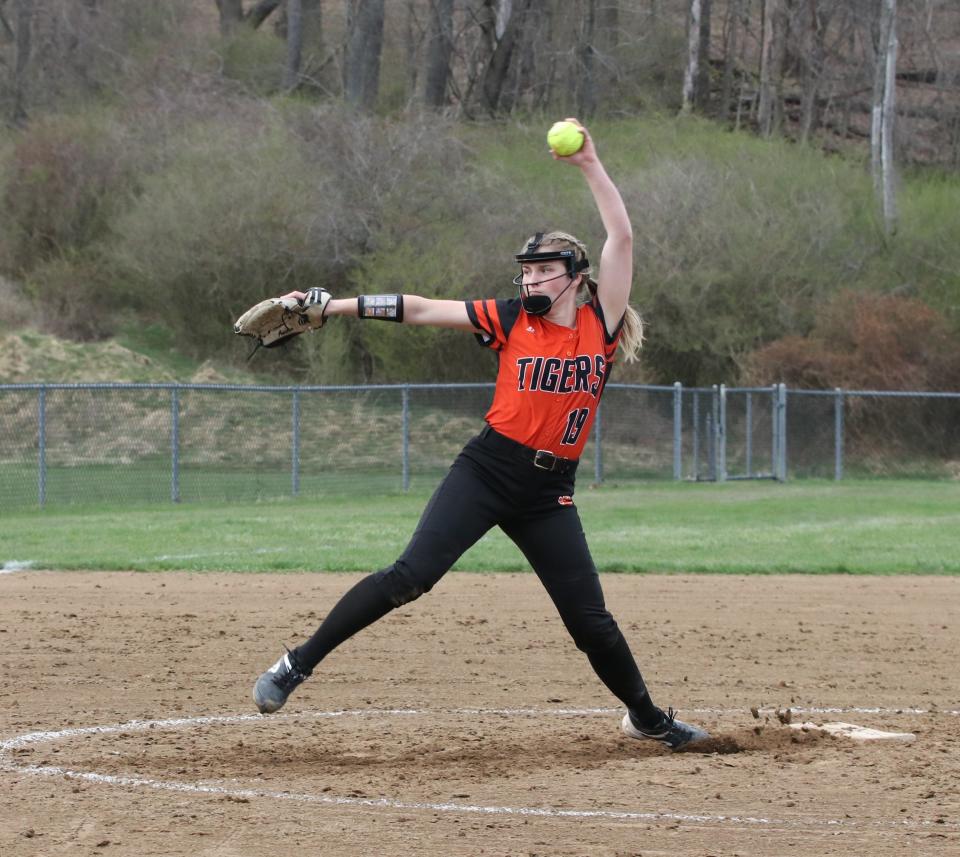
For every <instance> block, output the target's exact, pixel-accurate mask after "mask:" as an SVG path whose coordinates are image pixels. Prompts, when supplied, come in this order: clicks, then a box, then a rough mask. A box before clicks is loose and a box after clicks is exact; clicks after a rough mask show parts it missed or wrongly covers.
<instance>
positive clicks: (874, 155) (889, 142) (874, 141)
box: [870, 0, 897, 235]
mask: <svg viewBox="0 0 960 857" xmlns="http://www.w3.org/2000/svg"><path fill="white" fill-rule="evenodd" d="M878 2H879V3H880V26H879V38H878V40H877V51H876V64H875V66H874V79H873V80H874V82H873V110H872V120H873V121H872V122H871V127H870V164H871V169H872V173H873V184H874V188H875V190H876V194H877V199H878V201H879V203H880V212H881V215H882V216H883V227H884V231H885V232H886V233H887V234H888V235H892V234H893V233H894V232H895V231H896V228H897V200H896V188H895V181H896V176H895V172H894V163H893V130H894V124H895V119H896V115H895V113H896V88H897V0H878Z"/></svg>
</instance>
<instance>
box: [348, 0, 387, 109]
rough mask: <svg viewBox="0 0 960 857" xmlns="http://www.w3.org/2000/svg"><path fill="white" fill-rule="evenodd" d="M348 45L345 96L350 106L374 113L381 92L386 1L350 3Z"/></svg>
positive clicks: (371, 0)
mask: <svg viewBox="0 0 960 857" xmlns="http://www.w3.org/2000/svg"><path fill="white" fill-rule="evenodd" d="M346 2H347V45H346V53H345V56H344V63H343V94H344V97H345V98H346V101H347V103H348V104H352V105H353V106H355V107H360V108H362V109H363V110H373V108H374V106H375V105H376V103H377V95H378V93H379V90H380V54H381V52H382V50H383V16H384V9H383V3H384V0H346Z"/></svg>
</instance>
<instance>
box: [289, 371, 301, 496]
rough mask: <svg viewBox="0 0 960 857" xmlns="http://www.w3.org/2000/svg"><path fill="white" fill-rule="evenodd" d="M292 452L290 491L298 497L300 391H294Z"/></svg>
mask: <svg viewBox="0 0 960 857" xmlns="http://www.w3.org/2000/svg"><path fill="white" fill-rule="evenodd" d="M291 408H292V411H293V413H292V414H291V417H290V419H291V421H292V424H291V434H292V442H291V447H292V449H291V452H290V491H291V492H292V494H293V496H294V497H296V496H298V495H299V494H300V391H299V390H294V391H293V402H292V405H291Z"/></svg>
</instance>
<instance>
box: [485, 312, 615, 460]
mask: <svg viewBox="0 0 960 857" xmlns="http://www.w3.org/2000/svg"><path fill="white" fill-rule="evenodd" d="M467 315H468V316H469V317H470V321H471V322H472V324H473V325H474V327H476V328H477V330H478V331H480V332H479V333H478V334H477V339H478V340H479V342H480V344H481V345H484V346H486V347H487V348H492V349H493V350H494V351H496V352H497V356H498V358H499V368H498V371H497V385H496V391H495V392H494V396H493V405H491V407H490V410H489V411H488V412H487V422H488V423H489V424H490V425H491V426H492V427H493V428H494V429H496V431H498V432H500V434H503V435H506V436H507V437H509V438H512V439H513V440H515V441H517V442H518V443H522V444H524V445H525V446H529V447H532V448H534V449H546V450H549V451H550V452H552V453H553V454H554V455H560V456H563V457H564V458H579V457H580V454H581V453H582V452H583V447H584V445H585V444H586V442H587V437H588V436H589V434H590V428H591V427H592V426H593V421H594V419H595V418H596V415H597V406H598V405H599V404H600V396H601V394H602V393H603V387H604V385H605V384H606V382H607V378H608V377H609V374H610V369H611V366H612V363H613V359H614V354H615V353H616V350H617V345H618V343H619V341H620V334H621V330H622V327H623V319H620V321H619V323H618V324H617V327H616V330H615V331H614V334H613V336H610V335H609V334H608V333H607V328H606V324H605V322H604V319H603V309H602V308H601V307H600V302H599V301H598V300H597V299H596V298H594V299H593V301H592V302H590V303H586V304H583V305H582V306H580V307H578V309H577V319H576V326H575V327H573V328H569V327H563V326H561V325H559V324H554V323H553V322H550V321H547V320H546V319H544V318H542V317H540V316H535V315H529V314H528V313H526V312H525V311H524V309H523V306H522V305H521V303H520V299H519V298H512V299H510V300H480V301H467Z"/></svg>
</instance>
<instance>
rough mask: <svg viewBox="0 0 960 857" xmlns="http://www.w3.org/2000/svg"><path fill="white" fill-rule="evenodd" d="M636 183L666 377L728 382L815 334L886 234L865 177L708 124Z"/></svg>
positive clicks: (630, 187)
mask: <svg viewBox="0 0 960 857" xmlns="http://www.w3.org/2000/svg"><path fill="white" fill-rule="evenodd" d="M674 127H675V128H680V129H681V130H685V131H686V133H685V139H681V141H680V145H679V146H677V147H675V148H671V149H664V150H660V151H658V153H657V156H656V157H653V158H651V159H650V161H649V164H648V165H647V166H645V167H643V168H641V169H639V170H636V171H634V172H633V174H632V175H630V176H628V177H627V179H626V181H625V182H624V183H623V192H624V196H625V199H626V202H627V205H628V208H629V209H630V210H631V212H632V213H633V219H634V226H635V235H636V239H635V244H636V260H637V268H636V271H637V274H636V276H637V290H636V292H635V294H636V295H637V300H638V301H639V303H640V304H641V307H642V310H643V314H644V315H645V317H646V320H647V322H648V324H649V328H648V343H647V346H646V357H645V359H646V363H647V365H648V367H649V368H650V369H651V370H652V372H653V374H654V376H655V378H656V380H658V381H661V382H664V383H667V382H672V381H676V380H679V381H683V382H684V383H686V384H708V383H717V382H723V381H726V382H730V381H731V380H732V379H735V378H736V377H737V375H738V367H739V364H740V361H741V359H742V357H743V356H744V355H746V354H747V353H749V352H750V351H752V350H753V349H754V348H755V347H756V346H757V345H758V344H761V343H763V342H768V341H770V340H773V339H776V338H778V337H779V336H782V335H784V334H785V333H787V332H789V331H792V332H805V331H806V330H809V328H810V326H811V325H812V324H813V318H814V310H815V308H816V307H817V306H818V305H819V303H820V302H822V301H823V300H824V298H825V297H827V296H829V295H831V294H833V293H834V292H836V291H837V290H838V289H839V288H840V287H842V286H843V285H845V284H847V283H849V282H850V280H851V278H855V277H856V276H857V272H858V271H859V269H861V268H862V267H863V264H864V261H865V259H866V258H867V257H868V255H869V254H870V253H872V252H875V251H876V247H877V245H878V237H877V233H876V231H875V230H874V229H873V227H872V224H871V223H870V222H869V221H868V220H866V219H864V218H863V216H862V214H861V211H862V209H863V207H864V206H866V205H867V204H868V203H869V200H870V186H869V183H868V181H867V179H866V177H865V176H864V175H863V174H861V173H860V172H859V171H858V170H857V169H856V168H854V167H851V166H850V165H848V164H845V163H843V162H840V161H829V160H826V159H824V158H822V157H820V156H818V155H815V154H814V153H813V152H811V151H808V150H803V149H795V148H791V147H790V146H789V145H787V144H783V143H775V142H762V141H758V140H754V139H752V138H748V137H746V136H740V135H734V134H719V133H718V132H717V131H716V130H714V129H710V128H708V127H706V126H705V125H704V124H701V123H692V124H691V126H690V127H689V128H687V129H683V126H682V124H681V125H675V126H674Z"/></svg>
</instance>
